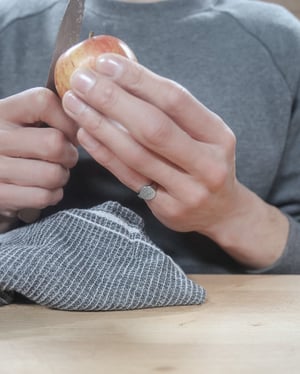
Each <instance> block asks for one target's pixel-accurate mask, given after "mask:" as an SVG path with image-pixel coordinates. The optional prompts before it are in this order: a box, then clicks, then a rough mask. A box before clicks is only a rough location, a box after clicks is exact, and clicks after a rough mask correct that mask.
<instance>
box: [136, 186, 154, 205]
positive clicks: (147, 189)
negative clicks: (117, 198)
mask: <svg viewBox="0 0 300 374" xmlns="http://www.w3.org/2000/svg"><path fill="white" fill-rule="evenodd" d="M155 196H156V185H155V184H154V183H152V184H146V185H145V186H143V187H142V188H141V189H140V191H139V193H138V197H139V198H140V199H143V200H147V201H149V200H152V199H154V198H155Z"/></svg>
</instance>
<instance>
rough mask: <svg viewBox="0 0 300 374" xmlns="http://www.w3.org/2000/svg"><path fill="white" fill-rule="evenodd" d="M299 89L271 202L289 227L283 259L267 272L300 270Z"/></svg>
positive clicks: (299, 271)
mask: <svg viewBox="0 0 300 374" xmlns="http://www.w3.org/2000/svg"><path fill="white" fill-rule="evenodd" d="M299 91H300V90H299V89H298V94H297V96H296V98H295V100H294V105H293V108H292V115H291V121H290V126H289V131H288V135H287V139H286V147H285V151H284V154H283V158H282V162H281V166H280V168H279V170H278V173H277V177H276V180H275V181H274V185H273V188H272V191H271V193H270V195H269V198H268V202H269V203H270V204H272V205H275V206H277V207H278V208H279V209H280V210H281V211H282V212H283V213H284V214H286V215H287V217H288V220H289V224H290V228H289V235H288V239H287V243H286V247H285V250H284V252H283V255H282V256H281V258H280V259H279V260H278V261H277V262H276V263H275V264H274V265H273V266H272V267H270V268H268V269H265V272H271V273H300V92H299Z"/></svg>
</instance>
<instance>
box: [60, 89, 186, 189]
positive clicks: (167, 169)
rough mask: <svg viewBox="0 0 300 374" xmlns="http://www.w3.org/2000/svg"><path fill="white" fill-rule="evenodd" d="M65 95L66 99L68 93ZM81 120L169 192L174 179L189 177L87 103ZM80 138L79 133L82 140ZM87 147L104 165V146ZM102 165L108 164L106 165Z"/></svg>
mask: <svg viewBox="0 0 300 374" xmlns="http://www.w3.org/2000/svg"><path fill="white" fill-rule="evenodd" d="M65 98H66V100H67V99H68V95H67V96H65ZM78 122H80V123H81V125H82V127H83V128H84V129H85V130H86V131H87V132H88V133H89V134H90V135H92V137H93V138H94V139H96V140H98V142H100V143H101V144H104V145H105V146H106V147H107V148H108V149H109V150H110V151H111V152H112V153H113V154H114V155H116V157H117V159H119V160H122V162H123V163H124V164H125V165H127V166H128V167H129V168H130V169H133V170H135V171H136V172H137V173H139V174H141V175H144V176H145V177H146V178H147V179H149V180H151V181H155V182H156V183H158V184H160V185H162V186H164V188H165V189H167V190H169V192H170V193H173V192H175V190H176V189H175V188H174V186H176V184H177V183H175V182H174V179H179V178H180V179H181V178H186V173H184V172H183V171H182V170H179V169H178V167H177V166H176V165H173V164H171V163H169V162H168V161H166V160H165V159H163V158H161V157H157V155H155V154H154V153H153V152H151V151H149V150H148V149H146V148H145V147H143V146H142V145H141V144H139V143H138V142H136V141H135V139H134V138H133V137H132V136H130V134H129V133H128V132H126V131H124V130H122V129H120V128H119V127H118V126H115V125H114V124H113V123H112V122H111V121H110V120H108V119H107V118H105V117H104V116H102V115H101V114H100V113H99V112H97V111H95V110H94V109H93V108H90V107H86V109H85V111H84V112H82V114H81V115H80V116H79V118H78ZM80 134H82V132H80ZM81 140H82V139H80V137H79V141H80V142H81ZM88 151H89V153H91V155H92V157H94V158H95V159H96V160H97V161H98V162H100V163H101V164H102V165H103V162H104V161H103V160H102V159H101V157H102V150H101V147H99V145H98V144H97V142H95V145H94V146H92V147H91V149H89V150H88ZM106 164H107V162H106ZM103 166H105V167H107V165H103Z"/></svg>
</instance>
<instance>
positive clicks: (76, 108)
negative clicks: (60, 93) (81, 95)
mask: <svg viewBox="0 0 300 374" xmlns="http://www.w3.org/2000/svg"><path fill="white" fill-rule="evenodd" d="M63 105H64V107H65V108H66V109H68V110H69V111H70V112H72V113H73V114H75V115H79V114H80V113H82V112H83V111H84V110H85V109H86V104H85V103H84V102H83V101H81V100H80V99H78V97H77V96H75V95H74V94H73V93H72V92H71V91H68V92H67V93H66V94H65V96H64V98H63Z"/></svg>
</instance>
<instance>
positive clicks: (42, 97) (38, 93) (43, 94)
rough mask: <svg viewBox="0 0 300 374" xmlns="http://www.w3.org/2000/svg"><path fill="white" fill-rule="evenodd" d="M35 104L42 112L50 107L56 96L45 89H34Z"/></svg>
mask: <svg viewBox="0 0 300 374" xmlns="http://www.w3.org/2000/svg"><path fill="white" fill-rule="evenodd" d="M32 93H33V98H34V104H35V105H37V107H39V108H40V109H41V110H42V111H43V110H46V109H47V108H48V106H49V103H50V102H52V100H53V99H54V97H55V94H54V93H53V92H52V91H50V90H48V89H46V88H43V87H36V88H33V89H32Z"/></svg>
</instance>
